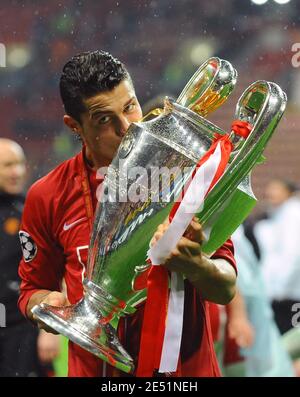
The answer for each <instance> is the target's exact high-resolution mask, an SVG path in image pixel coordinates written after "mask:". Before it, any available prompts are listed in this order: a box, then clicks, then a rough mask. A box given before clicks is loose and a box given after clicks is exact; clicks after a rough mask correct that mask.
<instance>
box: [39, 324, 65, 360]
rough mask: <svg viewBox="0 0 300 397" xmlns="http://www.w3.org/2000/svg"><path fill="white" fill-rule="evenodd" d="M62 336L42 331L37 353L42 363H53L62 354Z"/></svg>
mask: <svg viewBox="0 0 300 397" xmlns="http://www.w3.org/2000/svg"><path fill="white" fill-rule="evenodd" d="M60 341H61V339H60V336H58V335H52V334H49V333H48V332H45V331H44V330H41V331H40V333H39V336H38V340H37V351H38V357H39V359H40V361H41V362H42V363H44V364H47V363H51V362H52V361H53V360H54V359H55V358H56V357H57V356H58V355H59V353H60Z"/></svg>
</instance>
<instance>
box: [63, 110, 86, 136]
mask: <svg viewBox="0 0 300 397" xmlns="http://www.w3.org/2000/svg"><path fill="white" fill-rule="evenodd" d="M63 120H64V123H65V125H66V126H67V127H68V128H70V130H71V131H72V132H73V134H76V135H81V132H82V127H81V125H80V124H79V123H78V121H77V120H75V119H74V118H73V117H71V116H69V115H68V114H65V115H64V117H63Z"/></svg>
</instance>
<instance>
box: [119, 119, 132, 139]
mask: <svg viewBox="0 0 300 397" xmlns="http://www.w3.org/2000/svg"><path fill="white" fill-rule="evenodd" d="M129 126H130V122H129V120H128V119H127V117H126V116H122V117H120V119H119V125H118V128H117V134H118V135H119V136H121V137H123V136H124V135H125V134H126V132H127V130H128V127H129Z"/></svg>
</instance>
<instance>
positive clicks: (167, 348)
mask: <svg viewBox="0 0 300 397" xmlns="http://www.w3.org/2000/svg"><path fill="white" fill-rule="evenodd" d="M221 156H222V153H221V147H220V144H218V145H217V147H216V149H215V151H214V153H213V154H212V155H211V156H210V157H209V159H208V160H207V161H206V162H205V163H204V164H202V165H201V166H200V167H199V168H198V170H197V171H196V174H195V176H194V178H193V179H192V180H191V183H190V185H189V186H188V188H187V190H186V192H185V195H184V197H183V199H182V201H181V203H180V205H179V207H178V209H177V211H176V213H175V215H174V218H173V219H172V221H171V223H170V225H169V227H168V229H167V230H166V232H165V233H164V234H163V236H162V237H161V238H160V239H159V240H158V241H157V242H156V244H155V245H154V246H153V247H151V248H150V249H149V250H148V257H149V258H150V260H151V262H152V264H153V265H159V264H160V263H164V261H165V259H166V258H167V257H168V256H169V255H170V254H171V251H172V250H173V249H174V248H175V247H176V245H177V243H178V241H179V240H180V238H181V237H182V236H183V234H184V232H185V230H186V228H187V227H188V225H189V224H190V223H191V220H192V219H193V216H194V214H195V213H196V212H197V211H198V209H199V207H200V206H201V204H202V203H203V201H204V198H205V195H206V193H207V191H208V189H209V187H210V185H211V183H212V181H213V179H214V176H215V174H216V172H217V170H218V167H219V164H220V162H221ZM183 309H184V279H183V276H182V275H180V274H178V273H175V272H172V274H171V291H170V296H169V303H168V312H167V321H166V330H165V335H164V341H163V347H162V355H161V361H160V368H159V372H174V371H176V369H177V365H178V359H179V353H180V345H181V338H182V326H183Z"/></svg>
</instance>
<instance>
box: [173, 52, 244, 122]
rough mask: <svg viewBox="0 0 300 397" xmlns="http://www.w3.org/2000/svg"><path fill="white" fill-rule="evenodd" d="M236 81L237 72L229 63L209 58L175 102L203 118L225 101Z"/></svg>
mask: <svg viewBox="0 0 300 397" xmlns="http://www.w3.org/2000/svg"><path fill="white" fill-rule="evenodd" d="M236 80H237V71H236V70H235V69H234V68H233V66H232V65H231V63H230V62H228V61H225V60H224V59H220V58H217V57H212V58H209V59H208V60H207V61H206V62H204V63H203V64H202V65H201V66H200V67H199V69H198V70H197V71H196V73H195V74H194V75H193V76H192V78H191V79H190V80H189V82H188V83H187V85H186V86H185V87H184V89H183V91H182V92H181V94H180V95H179V97H178V99H177V101H176V102H177V103H178V104H179V105H181V106H184V107H186V108H188V109H190V110H192V111H194V112H195V113H198V114H200V115H201V116H203V117H205V116H207V114H208V113H211V112H213V111H214V110H216V109H217V108H218V107H219V106H221V105H222V104H223V103H224V102H225V101H226V100H227V98H228V97H229V95H230V94H231V92H232V91H233V89H234V87H235V84H236Z"/></svg>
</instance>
